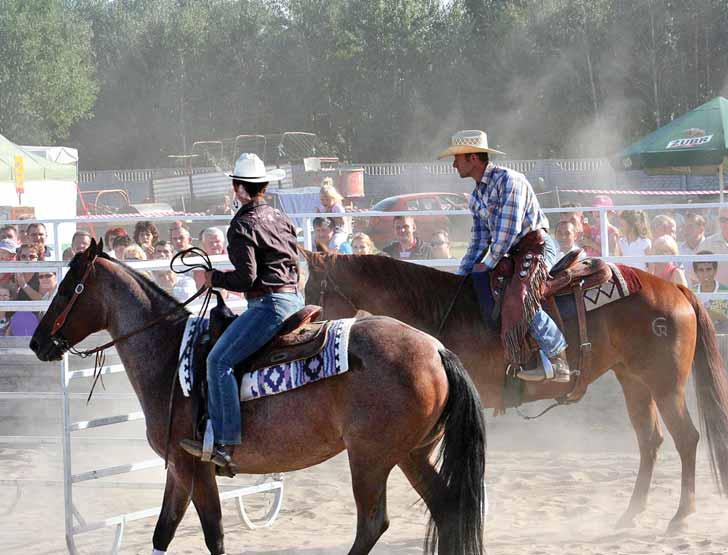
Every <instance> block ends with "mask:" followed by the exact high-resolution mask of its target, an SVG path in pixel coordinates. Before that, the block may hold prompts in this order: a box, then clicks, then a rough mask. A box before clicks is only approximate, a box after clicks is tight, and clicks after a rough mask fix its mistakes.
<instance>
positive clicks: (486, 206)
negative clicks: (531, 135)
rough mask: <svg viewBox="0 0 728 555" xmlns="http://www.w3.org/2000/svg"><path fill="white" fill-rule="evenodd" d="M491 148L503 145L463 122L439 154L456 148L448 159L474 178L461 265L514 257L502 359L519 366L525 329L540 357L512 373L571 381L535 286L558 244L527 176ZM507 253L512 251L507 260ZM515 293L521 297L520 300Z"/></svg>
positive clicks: (465, 268)
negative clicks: (495, 159)
mask: <svg viewBox="0 0 728 555" xmlns="http://www.w3.org/2000/svg"><path fill="white" fill-rule="evenodd" d="M490 154H503V153H502V152H500V151H498V150H495V149H492V148H490V147H489V146H488V137H487V135H486V134H485V133H484V132H483V131H477V130H467V131H458V132H457V133H456V134H455V135H453V137H452V140H451V142H450V147H449V148H448V149H447V150H445V151H443V152H442V153H440V155H439V156H438V158H444V157H446V156H453V157H454V161H453V167H454V168H455V169H456V170H457V171H458V174H459V175H460V177H462V178H471V179H472V180H473V181H475V188H474V189H473V192H472V194H471V196H470V202H469V207H470V211H471V212H472V214H473V227H472V237H471V240H470V246H469V247H468V250H467V252H466V253H465V256H463V258H462V260H461V262H460V268H459V269H458V273H459V274H461V275H466V274H469V273H471V272H472V271H473V268H474V266H475V264H476V263H478V262H480V261H481V258H482V260H483V266H484V267H485V269H486V270H490V271H493V270H495V271H496V272H497V271H499V270H501V269H505V268H503V267H504V266H507V265H509V264H513V265H517V267H516V268H515V274H514V275H513V278H512V279H511V281H510V282H509V284H508V286H507V287H506V289H505V293H504V300H503V311H502V313H501V318H502V319H501V322H502V324H501V326H502V330H501V340H502V342H503V349H504V352H505V362H506V364H509V365H510V364H515V365H516V366H517V367H519V366H520V365H521V364H525V363H526V362H527V360H523V359H524V358H526V357H527V356H528V355H527V354H526V353H527V350H528V349H527V348H526V346H525V343H526V337H525V335H526V329H527V330H528V331H529V332H530V333H531V335H532V336H533V338H534V339H535V340H536V342H537V343H538V345H539V348H540V350H541V353H543V354H542V356H541V359H542V362H543V365H542V366H539V367H538V368H535V369H533V370H520V371H519V372H518V374H517V376H518V377H519V378H521V379H523V380H528V381H541V380H544V379H553V380H555V381H557V382H568V381H569V380H570V378H571V373H570V370H569V363H568V361H567V359H566V346H567V345H566V339H565V338H564V336H563V334H562V333H561V331H560V330H559V328H558V326H557V325H556V323H555V322H554V321H553V320H552V319H551V318H550V317H549V316H548V314H546V312H545V311H544V310H543V309H542V308H541V307H540V300H541V299H540V286H541V283H542V280H543V279H544V275H545V273H546V272H547V271H548V270H549V269H550V268H551V266H552V265H553V264H554V262H555V255H556V246H555V245H554V243H553V240H552V239H551V238H550V236H549V235H548V234H547V233H545V231H547V230H548V227H549V221H548V219H547V218H546V215H545V214H544V213H543V211H542V210H541V206H540V204H539V202H538V199H537V197H536V194H535V193H534V191H533V189H532V188H531V184H530V183H529V182H528V180H527V179H526V177H525V176H524V175H523V174H521V173H518V172H515V171H513V170H509V169H507V168H504V167H501V166H497V165H495V164H493V163H492V162H491V161H490V159H489V155H490ZM519 245H520V247H521V248H520V249H519ZM506 255H510V260H508V259H506ZM524 298H525V299H526V301H527V302H524V301H523V299H524ZM515 299H518V300H519V301H520V306H519V307H517V308H516V307H515V305H514V300H515ZM544 358H547V359H548V362H547V361H546V360H544ZM550 370H552V371H553V372H551V371H550Z"/></svg>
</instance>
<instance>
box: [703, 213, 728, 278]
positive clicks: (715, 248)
mask: <svg viewBox="0 0 728 555" xmlns="http://www.w3.org/2000/svg"><path fill="white" fill-rule="evenodd" d="M718 227H719V231H718V233H716V234H714V235H711V236H710V237H708V238H707V239H706V240H705V242H704V243H703V247H702V248H704V249H705V250H706V251H710V252H712V253H715V254H728V208H721V209H720V210H719V211H718ZM716 279H717V280H718V281H719V282H720V283H726V284H728V263H726V262H723V263H720V264H718V273H717V275H716Z"/></svg>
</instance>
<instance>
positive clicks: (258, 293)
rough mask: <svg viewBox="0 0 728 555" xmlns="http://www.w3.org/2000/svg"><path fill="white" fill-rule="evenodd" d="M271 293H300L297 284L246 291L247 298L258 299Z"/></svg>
mask: <svg viewBox="0 0 728 555" xmlns="http://www.w3.org/2000/svg"><path fill="white" fill-rule="evenodd" d="M269 293H298V287H296V286H295V285H281V286H280V287H264V288H261V289H255V290H251V291H247V292H246V293H245V298H246V299H257V298H260V297H263V296H264V295H268V294H269Z"/></svg>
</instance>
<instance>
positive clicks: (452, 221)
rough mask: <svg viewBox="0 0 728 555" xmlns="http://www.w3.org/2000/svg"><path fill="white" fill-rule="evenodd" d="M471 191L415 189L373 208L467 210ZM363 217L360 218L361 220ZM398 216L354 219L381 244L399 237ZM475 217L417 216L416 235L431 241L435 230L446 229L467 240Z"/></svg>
mask: <svg viewBox="0 0 728 555" xmlns="http://www.w3.org/2000/svg"><path fill="white" fill-rule="evenodd" d="M468 199H469V195H467V194H465V193H412V194H409V195H397V196H396V197H388V198H385V199H382V200H380V201H379V202H378V203H376V204H375V205H374V206H372V207H371V208H370V210H379V211H382V212H403V211H407V210H412V211H415V210H418V211H419V210H467V208H468ZM357 220H359V221H357ZM393 220H394V217H391V216H382V217H371V218H369V220H368V221H365V220H363V219H360V218H355V219H354V225H355V227H356V228H357V229H359V230H361V231H364V232H365V233H366V234H367V235H369V237H371V238H372V240H373V241H374V242H375V243H376V244H377V246H379V247H383V246H385V245H387V244H389V243H390V242H392V241H394V240H395V233H394V224H393ZM471 222H472V219H471V217H470V216H467V215H461V216H458V215H453V216H446V215H444V214H443V215H439V216H418V217H416V218H415V226H416V227H417V231H416V232H415V233H416V235H417V236H418V237H419V238H420V239H422V240H423V241H429V240H430V238H431V237H432V234H433V233H434V232H435V231H438V230H441V229H445V230H447V231H448V232H449V233H450V239H451V240H456V241H465V240H467V238H468V236H469V235H468V234H469V230H470V225H471Z"/></svg>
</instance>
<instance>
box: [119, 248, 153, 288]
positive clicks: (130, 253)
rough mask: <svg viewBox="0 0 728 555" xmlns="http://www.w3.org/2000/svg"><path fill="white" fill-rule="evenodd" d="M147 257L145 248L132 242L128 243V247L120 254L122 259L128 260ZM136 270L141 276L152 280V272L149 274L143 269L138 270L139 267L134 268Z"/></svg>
mask: <svg viewBox="0 0 728 555" xmlns="http://www.w3.org/2000/svg"><path fill="white" fill-rule="evenodd" d="M152 254H154V249H152ZM147 258H149V257H148V256H147V253H146V252H145V250H144V249H143V248H142V247H141V246H139V245H136V244H132V245H129V246H128V247H126V248H125V249H124V253H123V256H122V260H128V261H133V260H147ZM136 270H137V272H139V273H140V274H142V275H143V276H145V277H147V278H149V279H150V280H152V281H154V278H152V274H150V273H149V272H147V271H144V270H139V269H136Z"/></svg>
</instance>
